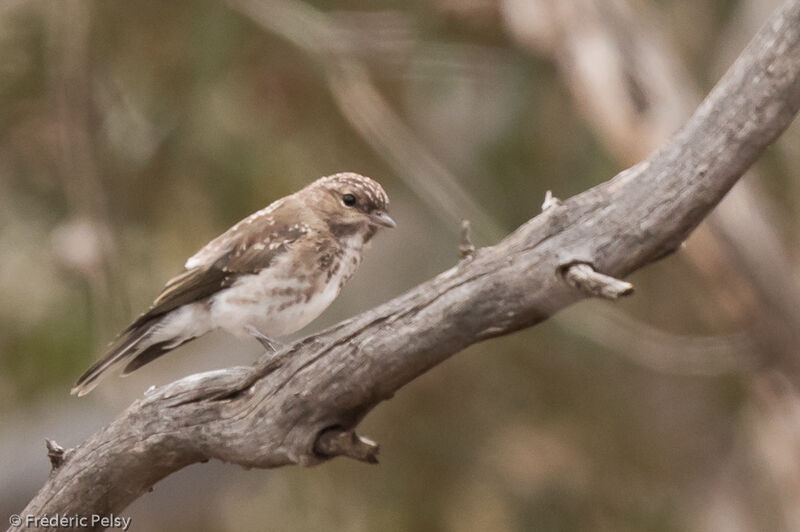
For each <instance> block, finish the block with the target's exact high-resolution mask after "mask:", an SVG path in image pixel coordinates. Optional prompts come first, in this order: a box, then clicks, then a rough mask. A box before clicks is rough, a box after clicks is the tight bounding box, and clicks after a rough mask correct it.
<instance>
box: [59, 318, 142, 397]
mask: <svg viewBox="0 0 800 532" xmlns="http://www.w3.org/2000/svg"><path fill="white" fill-rule="evenodd" d="M155 325H156V323H155V320H153V321H148V322H145V323H142V324H140V325H139V326H137V327H135V328H133V329H130V330H128V331H126V332H125V333H124V334H123V335H122V336H120V337H119V338H118V339H117V340H116V341H115V342H113V343H112V344H111V346H110V347H109V350H108V353H107V354H106V355H105V356H104V357H103V358H101V359H100V360H98V361H97V362H95V363H94V364H92V365H91V367H89V369H87V370H86V372H85V373H84V374H83V375H81V377H80V378H79V379H78V381H77V382H76V383H75V386H73V387H72V390H71V391H70V393H71V394H72V395H77V396H78V397H81V396H84V395H86V394H87V393H89V392H91V391H92V390H93V389H94V387H95V386H97V383H98V382H99V381H100V379H102V378H103V377H105V376H106V375H107V374H108V372H109V370H111V369H113V368H114V367H116V366H117V365H119V364H121V363H123V362H125V361H128V360H131V359H132V358H134V357H136V356H137V355H138V354H139V353H141V350H142V348H145V350H147V347H148V346H147V345H146V344H145V341H146V340H147V339H148V338H149V337H150V334H151V333H152V331H153V328H154V326H155ZM143 344H144V345H143ZM155 345H158V344H155Z"/></svg>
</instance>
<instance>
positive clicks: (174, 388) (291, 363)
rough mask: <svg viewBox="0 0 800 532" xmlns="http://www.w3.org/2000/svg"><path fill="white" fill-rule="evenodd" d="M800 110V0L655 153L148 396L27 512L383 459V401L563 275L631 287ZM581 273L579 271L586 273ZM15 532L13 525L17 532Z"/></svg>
mask: <svg viewBox="0 0 800 532" xmlns="http://www.w3.org/2000/svg"><path fill="white" fill-rule="evenodd" d="M798 107H800V0H788V1H787V2H786V3H785V4H784V5H783V7H782V8H781V9H780V10H779V11H778V12H776V13H775V15H773V17H772V18H771V19H770V21H769V22H768V24H767V25H766V26H765V27H764V28H763V29H762V30H761V31H760V32H759V33H758V34H757V36H756V37H755V38H754V40H753V41H752V42H751V44H750V45H749V46H748V48H747V49H746V50H745V51H744V52H743V53H742V55H741V56H740V57H739V59H738V60H737V61H736V63H735V64H734V65H733V66H732V67H731V69H730V70H729V71H728V73H727V74H726V75H725V76H724V77H723V79H722V80H721V81H720V82H719V83H718V85H717V86H716V87H715V88H714V90H713V91H712V93H711V94H710V95H709V97H708V98H707V99H706V100H705V101H704V102H703V104H702V105H701V106H700V107H699V108H698V109H697V111H696V112H695V114H694V116H692V118H691V119H690V120H689V122H688V123H687V124H686V125H685V126H684V127H683V128H682V129H681V130H680V131H678V132H677V133H676V134H675V135H674V136H673V137H672V139H670V141H669V142H668V143H667V144H666V145H665V146H664V147H663V148H662V149H661V150H660V151H658V152H657V153H655V154H653V155H651V156H650V157H649V158H648V159H646V160H645V161H643V162H641V163H639V164H637V165H636V166H634V167H632V168H630V169H628V170H626V171H624V172H622V173H620V174H619V175H617V176H616V177H614V178H613V179H611V180H610V181H607V182H605V183H603V184H601V185H599V186H596V187H594V188H592V189H590V190H587V191H586V192H583V193H582V194H579V195H577V196H575V197H572V198H570V199H567V200H564V201H562V202H560V203H554V204H551V205H549V206H548V208H547V209H546V210H545V211H544V212H543V213H542V214H540V215H538V216H536V217H535V218H533V219H531V220H530V221H528V222H527V223H525V224H524V225H522V226H521V227H520V228H519V229H517V230H516V231H515V232H514V233H512V234H511V235H509V236H508V237H507V238H505V239H504V240H503V241H502V242H500V243H499V244H497V245H495V246H492V247H488V248H482V249H478V250H476V251H475V252H474V253H473V254H471V257H470V258H469V260H462V261H461V262H459V264H458V265H456V266H455V267H453V268H451V269H450V270H447V271H446V272H444V273H442V274H440V275H438V276H437V277H435V278H434V279H431V280H429V281H427V282H425V283H423V284H421V285H419V286H418V287H416V288H414V289H412V290H410V291H409V292H407V293H406V294H403V295H401V296H400V297H397V298H395V299H393V300H391V301H389V302H387V303H385V304H383V305H381V306H379V307H377V308H375V309H372V310H370V311H368V312H365V313H363V314H361V315H359V316H356V317H354V318H352V319H349V320H346V321H344V322H341V323H339V324H337V325H335V326H333V327H331V328H329V329H328V330H326V331H323V332H321V333H319V334H317V335H314V336H311V337H309V338H306V339H304V340H301V341H299V342H297V343H296V344H294V345H292V346H288V347H286V348H284V349H283V350H282V351H280V352H279V353H277V354H275V355H269V356H265V357H264V358H263V359H262V360H260V361H259V362H258V363H257V364H256V365H255V366H253V367H235V368H230V369H227V370H222V371H216V372H211V373H205V374H200V375H194V376H191V377H187V378H185V379H182V380H180V381H177V382H175V383H172V384H170V385H167V386H164V387H162V388H159V389H156V390H155V391H153V392H151V393H149V394H146V395H145V397H144V398H143V399H141V400H138V401H136V402H135V403H133V404H132V405H131V406H130V407H129V408H128V409H127V410H126V411H125V412H124V413H122V415H121V416H120V417H119V418H118V419H117V420H115V421H114V422H112V423H111V424H110V425H108V426H107V427H105V428H103V429H101V430H100V431H98V432H97V433H96V434H94V435H93V436H92V437H90V438H89V439H88V440H86V441H85V442H84V443H82V444H81V445H79V446H78V447H76V448H75V449H70V450H67V451H65V452H63V453H58V454H59V458H58V460H56V461H54V462H53V464H54V466H57V467H55V468H54V469H53V471H52V473H51V475H50V477H49V479H48V480H47V482H46V484H45V485H44V487H43V488H42V489H41V491H40V492H39V493H38V494H37V495H36V496H35V497H34V499H33V500H32V501H31V502H30V503H29V505H28V507H27V508H25V510H23V511H22V512H21V515H22V516H23V519H24V516H25V515H28V514H30V515H37V516H41V515H43V514H45V513H46V514H48V515H53V514H55V513H62V514H63V513H66V512H69V513H70V514H76V513H77V514H82V515H90V514H93V513H94V514H98V513H99V514H108V513H111V512H117V513H118V512H119V511H120V510H122V509H123V508H125V507H126V506H127V505H128V504H129V503H130V502H131V501H133V500H135V499H136V498H137V497H139V496H140V495H141V494H143V493H145V492H147V491H148V490H149V489H150V488H151V486H152V485H153V484H154V483H155V482H157V481H158V480H160V479H162V478H164V477H165V476H167V475H169V474H170V473H172V472H174V471H177V470H179V469H181V468H182V467H185V466H187V465H189V464H192V463H195V462H202V461H206V460H210V459H218V460H222V461H225V462H231V463H235V464H239V465H242V466H245V467H259V468H270V467H278V466H283V465H290V464H301V465H306V466H310V465H315V464H318V463H320V462H322V461H324V460H326V459H328V458H330V457H331V456H337V455H344V456H351V457H354V458H357V459H361V460H365V461H374V460H375V457H376V453H377V446H375V444H374V443H372V442H370V441H369V440H365V439H361V438H359V437H357V436H355V435H354V434H353V433H352V431H353V429H354V428H355V426H356V425H357V424H358V423H359V421H361V419H362V418H363V417H364V416H365V415H366V414H367V413H368V412H369V411H370V410H371V409H372V408H374V407H375V406H376V405H377V404H378V403H380V402H381V401H384V400H386V399H389V398H391V397H392V394H394V392H395V391H396V390H398V389H399V388H400V387H402V386H404V385H405V384H407V383H409V382H410V381H412V380H413V379H414V378H416V377H417V376H419V375H421V374H422V373H424V372H426V371H428V370H429V369H431V368H432V367H434V366H436V365H437V364H439V363H441V362H442V361H443V360H445V359H446V358H448V357H449V356H451V355H453V354H455V353H457V352H458V351H460V350H462V349H464V348H465V347H467V346H469V345H470V344H473V343H475V342H479V341H482V340H486V339H489V338H493V337H495V336H500V335H504V334H508V333H510V332H513V331H516V330H519V329H522V328H525V327H530V326H532V325H535V324H537V323H539V322H541V321H543V320H545V319H547V318H548V317H550V316H552V315H553V314H554V313H555V312H557V311H559V310H560V309H562V308H564V307H566V306H568V305H570V304H572V303H575V302H576V301H578V300H580V299H583V298H584V297H587V294H586V292H585V291H583V290H579V289H576V288H573V287H572V286H570V284H568V283H567V281H566V280H565V276H564V269H565V268H568V267H569V266H570V265H572V264H588V265H591V266H592V267H593V269H594V270H595V271H597V272H602V273H603V274H605V275H608V276H612V277H624V276H625V275H627V274H629V273H630V272H632V271H634V270H636V269H638V268H641V267H643V266H645V265H647V264H649V263H651V262H653V261H655V260H658V259H660V258H662V257H664V256H666V255H668V254H670V253H672V252H674V251H675V250H676V249H678V248H679V246H680V245H681V243H682V242H683V241H684V239H685V238H686V237H687V235H688V234H689V233H690V232H691V231H692V229H694V228H695V227H696V226H697V224H698V223H699V222H700V220H701V219H702V218H703V217H704V216H706V215H707V214H708V213H709V211H710V210H711V209H712V208H713V207H714V205H716V204H717V202H719V200H720V199H721V198H722V196H723V195H724V194H725V193H726V192H727V191H728V190H729V189H730V188H731V187H732V186H733V185H734V183H736V181H737V179H738V178H739V177H740V176H741V175H742V173H743V172H744V171H745V169H747V167H749V166H750V165H751V164H752V163H753V162H754V161H755V160H756V158H757V157H758V156H759V155H760V154H761V153H762V152H763V151H764V150H765V149H766V147H767V146H768V145H769V144H770V143H771V142H772V141H773V140H775V138H777V137H778V135H780V134H781V133H782V132H783V131H784V129H786V127H788V125H789V124H790V123H791V121H792V119H793V117H794V116H795V114H796V113H797V110H798ZM584 273H585V272H584ZM12 529H13V527H12Z"/></svg>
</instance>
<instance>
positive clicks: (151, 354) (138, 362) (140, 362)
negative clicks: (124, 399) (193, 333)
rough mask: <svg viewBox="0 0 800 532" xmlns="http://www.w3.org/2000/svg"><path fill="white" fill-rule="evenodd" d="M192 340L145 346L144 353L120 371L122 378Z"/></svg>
mask: <svg viewBox="0 0 800 532" xmlns="http://www.w3.org/2000/svg"><path fill="white" fill-rule="evenodd" d="M192 340H194V338H187V339H186V340H179V341H174V340H173V341H165V342H158V343H155V344H151V345H149V346H147V348H146V349H145V350H144V351H141V352H139V353H137V354H136V355H135V356H134V357H133V359H131V360H130V362H128V365H127V366H125V369H123V370H122V376H123V377H124V376H126V375H128V374H129V373H131V372H132V371H135V370H137V369H139V368H141V367H142V366H144V365H145V364H149V363H150V362H152V361H153V360H155V359H157V358H158V357H160V356H161V355H163V354H165V353H167V352H169V351H172V350H173V349H175V348H177V347H178V346H181V345H183V344H185V343H186V342H190V341H192Z"/></svg>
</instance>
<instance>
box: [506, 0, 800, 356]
mask: <svg viewBox="0 0 800 532" xmlns="http://www.w3.org/2000/svg"><path fill="white" fill-rule="evenodd" d="M500 6H501V9H502V12H503V14H504V20H505V22H506V25H507V27H508V29H509V32H510V33H511V35H512V36H513V37H514V38H515V39H516V40H517V42H519V43H520V45H521V46H523V47H524V48H526V49H528V50H530V51H532V52H534V53H536V54H539V55H542V54H544V55H546V56H547V57H549V58H552V59H553V60H554V61H555V62H556V64H557V66H558V67H559V71H560V72H561V73H562V76H563V77H564V79H565V84H566V86H567V87H568V88H569V90H570V91H571V92H572V94H573V96H574V98H575V101H576V104H577V106H578V108H579V109H580V110H581V111H582V112H583V113H584V114H585V116H586V117H587V119H588V120H589V122H590V123H591V124H592V126H593V127H594V128H595V129H596V130H597V131H598V132H599V133H600V134H599V138H600V139H601V140H603V141H605V143H606V145H607V146H608V148H609V150H610V151H611V152H612V153H614V154H616V155H617V157H618V158H619V159H620V160H621V161H622V162H623V163H625V164H630V163H631V162H632V161H636V160H639V159H641V158H642V157H645V156H646V155H647V154H648V153H650V152H651V151H652V150H654V149H656V148H657V147H658V146H659V145H660V144H661V143H662V142H663V140H664V139H665V138H666V137H667V136H668V135H669V134H670V133H671V132H672V131H675V130H676V129H677V128H678V126H679V125H680V123H681V121H682V120H683V117H685V116H688V114H689V113H690V112H691V109H692V106H693V103H694V102H695V101H696V100H697V96H696V92H695V91H694V90H692V89H691V87H692V85H693V84H692V82H691V81H690V80H689V79H688V76H686V74H685V73H684V72H683V70H682V69H681V68H679V67H678V63H677V61H676V59H675V54H674V53H673V52H672V51H671V50H670V48H669V46H667V44H666V43H665V42H664V40H663V39H661V38H660V36H659V35H658V32H657V31H654V28H657V27H658V26H657V24H655V23H654V22H653V21H652V20H651V18H652V17H648V16H647V14H646V13H642V12H635V11H634V10H633V9H631V7H630V5H629V4H628V3H627V2H626V1H625V0H603V1H602V2H601V1H598V0H536V1H528V0H501V3H500ZM769 210H770V209H769V206H768V205H767V204H766V203H765V201H764V200H763V199H761V198H760V196H759V195H758V194H757V192H756V191H755V190H754V189H753V187H752V185H751V184H749V183H748V182H742V183H740V184H739V185H738V186H737V187H736V188H735V189H734V190H733V191H732V192H731V194H730V195H729V196H728V198H726V200H725V201H724V202H722V204H721V205H720V207H719V208H718V209H717V210H716V211H715V212H714V213H713V214H712V215H711V216H710V217H709V219H708V222H709V225H708V228H706V229H705V230H702V228H701V230H700V231H698V234H696V235H695V237H694V239H695V240H696V241H698V244H697V245H695V246H692V245H689V246H687V250H686V251H687V253H686V254H685V256H687V257H688V258H690V259H691V260H692V261H693V262H694V263H695V264H696V265H697V266H698V268H699V269H700V271H701V272H703V273H704V274H705V275H706V278H707V281H708V282H709V285H710V286H711V287H713V288H714V289H715V290H716V292H717V294H718V300H722V301H735V302H736V304H737V306H738V309H737V310H736V313H737V317H738V318H739V319H740V321H744V318H745V317H747V318H749V319H748V321H754V322H755V324H754V326H753V333H754V334H756V337H755V339H756V342H755V343H754V344H753V345H758V346H759V347H760V351H761V353H762V356H763V359H764V361H776V360H780V359H794V358H796V353H797V346H798V345H800V306H798V305H797V301H798V300H800V285H799V284H798V283H796V282H793V279H795V278H796V277H795V275H794V274H793V268H792V265H791V263H790V262H789V260H788V257H787V253H786V251H785V250H784V249H783V247H782V245H781V242H780V239H779V238H778V237H777V235H776V233H775V229H774V226H773V225H772V224H770V223H769V222H768V220H767V219H766V216H765V213H766V212H769ZM708 229H710V232H709V231H708ZM731 266H733V268H731ZM731 269H732V270H733V271H734V272H736V275H738V277H739V279H738V280H735V281H730V280H727V281H726V277H730V273H729V272H730V270H731ZM726 271H727V272H728V273H727V275H726V274H725V273H724V272H726ZM732 282H733V283H735V284H737V285H738V286H743V287H744V286H746V287H747V288H748V289H747V290H740V291H733V290H731V289H730V287H731V284H732ZM779 363H780V362H779ZM786 363H787V364H788V365H789V366H794V365H796V363H797V361H793V360H789V361H786Z"/></svg>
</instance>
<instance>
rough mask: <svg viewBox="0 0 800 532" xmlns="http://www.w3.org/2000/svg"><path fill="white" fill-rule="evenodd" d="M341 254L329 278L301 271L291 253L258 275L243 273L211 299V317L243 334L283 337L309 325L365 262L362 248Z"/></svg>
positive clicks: (224, 326)
mask: <svg viewBox="0 0 800 532" xmlns="http://www.w3.org/2000/svg"><path fill="white" fill-rule="evenodd" d="M348 249H350V251H346V252H344V253H342V255H341V257H339V258H338V262H339V267H338V268H337V269H336V273H335V274H334V275H332V276H331V278H330V280H326V279H324V278H320V276H319V275H318V272H317V271H313V272H308V275H305V276H304V275H302V273H303V272H301V271H298V269H297V265H296V264H294V263H293V262H291V261H290V260H289V256H290V254H287V255H284V256H283V257H280V258H278V259H277V260H276V261H275V262H273V263H272V264H271V265H270V266H269V267H268V268H265V269H264V270H262V271H261V272H260V273H259V274H256V275H247V276H243V277H242V278H240V279H239V280H237V281H236V282H235V283H234V284H233V285H232V286H231V287H230V288H227V289H225V290H223V291H221V292H219V293H218V294H216V295H214V296H213V297H212V298H211V302H210V303H211V304H210V322H211V324H212V326H213V327H215V328H221V329H224V330H226V331H228V332H230V333H233V334H236V335H238V336H251V333H250V332H249V329H250V328H251V327H255V328H256V329H257V330H258V331H259V332H260V333H261V334H264V335H265V336H268V337H270V338H278V337H281V336H285V335H287V334H291V333H293V332H295V331H298V330H300V329H302V328H303V327H305V326H306V325H308V324H309V323H310V322H311V321H313V320H314V319H315V318H316V317H317V316H319V315H320V314H322V312H323V311H324V310H325V309H326V308H328V306H329V305H330V304H331V303H333V300H334V299H336V296H338V295H339V291H340V290H341V287H342V285H343V284H344V283H345V282H346V281H347V279H349V278H350V276H352V274H353V273H355V270H356V268H357V267H358V265H359V263H360V262H361V247H357V248H350V247H348Z"/></svg>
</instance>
